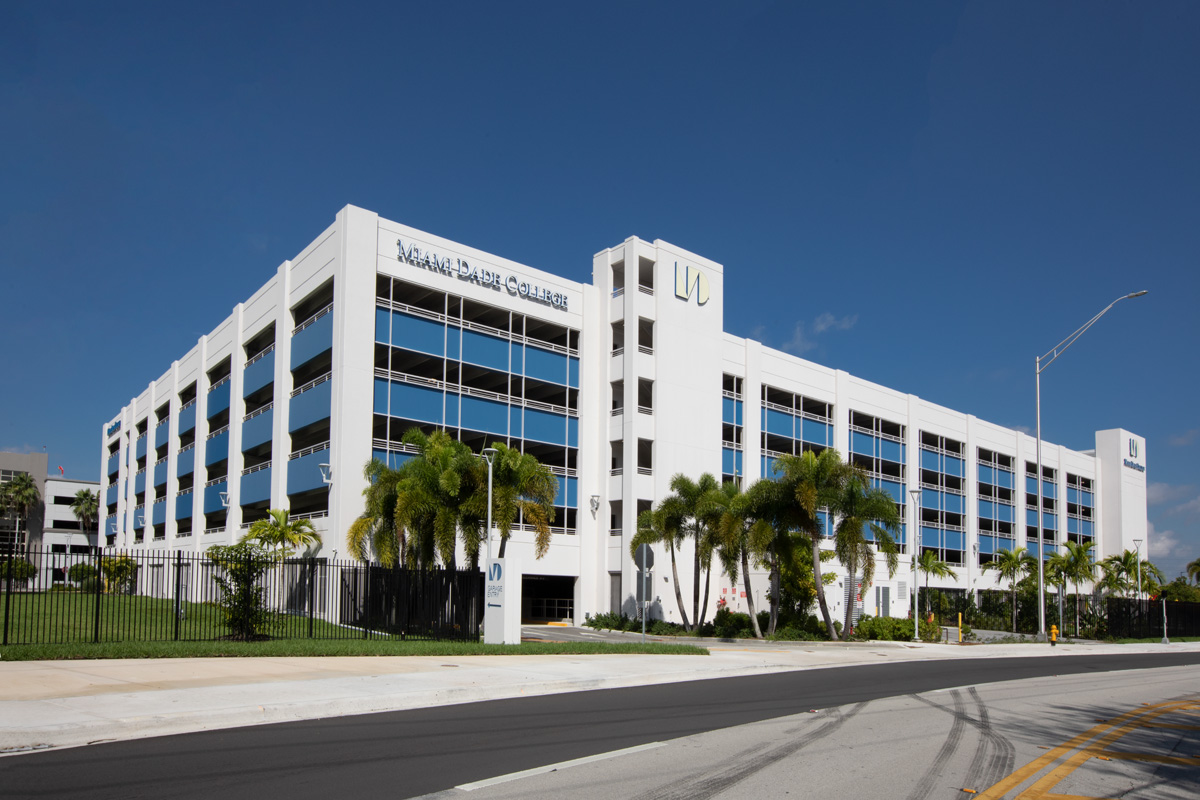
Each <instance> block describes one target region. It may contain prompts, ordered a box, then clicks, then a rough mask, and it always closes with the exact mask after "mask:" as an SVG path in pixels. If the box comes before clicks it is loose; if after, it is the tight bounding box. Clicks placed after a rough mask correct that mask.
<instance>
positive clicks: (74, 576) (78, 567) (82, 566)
mask: <svg viewBox="0 0 1200 800" xmlns="http://www.w3.org/2000/svg"><path fill="white" fill-rule="evenodd" d="M89 578H91V579H93V587H92V588H93V589H94V588H95V586H94V583H95V578H96V565H95V564H89V563H87V562H84V561H81V562H79V563H78V564H72V565H71V568H70V569H68V570H67V580H69V581H70V582H71V583H83V582H84V581H86V580H88V579H89Z"/></svg>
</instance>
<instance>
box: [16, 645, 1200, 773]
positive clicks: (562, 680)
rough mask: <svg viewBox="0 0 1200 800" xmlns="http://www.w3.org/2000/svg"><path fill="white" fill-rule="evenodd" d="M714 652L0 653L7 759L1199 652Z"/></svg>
mask: <svg viewBox="0 0 1200 800" xmlns="http://www.w3.org/2000/svg"><path fill="white" fill-rule="evenodd" d="M708 646H709V649H710V653H711V654H710V655H709V656H648V655H612V656H475V657H457V658H441V657H391V656H384V657H357V658H345V657H340V658H199V659H161V660H150V659H130V660H103V661H101V660H98V661H15V662H4V661H0V754H13V753H18V752H28V751H29V750H32V749H45V748H49V747H70V746H77V745H83V744H92V743H97V742H104V741H114V740H121V739H136V738H142V737H148V736H162V735H167V734H174V733H187V732H193V731H202V730H212V729H219V728H231V727H238V726H243V725H260V724H264V723H270V722H288V721H293V720H303V719H319V718H322V717H333V716H344V715H348V714H367V713H372V712H380V711H396V710H401V709H412V708H423V707H429V706H438V705H447V704H452V703H470V702H475V701H480V700H495V699H502V698H511V697H523V696H531V695H539V694H554V693H558V692H574V691H585V690H591V689H610V688H618V687H625V686H641V685H647V684H658V683H671V682H676V681H687V680H700V679H705V678H722V677H731V676H739V675H756V674H762V673H767V672H782V671H788V670H804V669H814V668H819V667H830V666H843V665H852V664H873V663H879V662H883V661H914V660H934V659H961V658H988V657H1011V656H1018V657H1020V656H1055V657H1062V658H1069V657H1071V656H1072V655H1077V654H1078V655H1082V654H1099V653H1127V654H1132V653H1144V652H1162V651H1163V650H1171V651H1181V650H1193V651H1198V652H1200V643H1187V644H1171V645H1069V646H1059V647H1055V648H1052V647H1050V645H1041V644H1016V645H986V646H984V645H976V646H958V645H942V644H932V645H931V644H914V643H900V642H870V643H845V644H841V643H839V644H828V643H801V644H796V645H793V646H775V647H763V646H756V645H749V644H747V645H746V646H741V645H739V644H736V643H735V644H726V643H711V644H709V645H708Z"/></svg>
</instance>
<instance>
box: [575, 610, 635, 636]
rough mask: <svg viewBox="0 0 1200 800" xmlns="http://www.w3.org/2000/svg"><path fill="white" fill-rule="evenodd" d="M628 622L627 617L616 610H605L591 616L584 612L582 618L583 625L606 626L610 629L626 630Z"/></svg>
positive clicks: (589, 626)
mask: <svg viewBox="0 0 1200 800" xmlns="http://www.w3.org/2000/svg"><path fill="white" fill-rule="evenodd" d="M629 622H630V619H629V617H627V616H625V615H624V614H621V613H619V612H616V611H606V612H604V613H602V614H597V615H595V616H592V615H591V614H585V615H584V618H583V624H584V626H585V627H588V628H606V629H608V630H611V631H623V630H627V626H628V625H629Z"/></svg>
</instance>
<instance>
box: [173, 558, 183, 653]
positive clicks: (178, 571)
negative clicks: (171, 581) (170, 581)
mask: <svg viewBox="0 0 1200 800" xmlns="http://www.w3.org/2000/svg"><path fill="white" fill-rule="evenodd" d="M182 577H183V551H182V550H176V551H175V641H177V642H178V641H179V620H180V617H182V616H183V613H182V612H183V592H182V587H181V586H180V585H179V581H180V578H182Z"/></svg>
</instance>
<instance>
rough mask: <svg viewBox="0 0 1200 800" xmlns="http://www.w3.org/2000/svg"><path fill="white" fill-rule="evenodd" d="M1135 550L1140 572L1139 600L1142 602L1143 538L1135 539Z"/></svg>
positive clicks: (1138, 571)
mask: <svg viewBox="0 0 1200 800" xmlns="http://www.w3.org/2000/svg"><path fill="white" fill-rule="evenodd" d="M1133 547H1134V551H1135V552H1136V553H1137V573H1138V602H1139V603H1140V602H1142V540H1141V539H1134V540H1133Z"/></svg>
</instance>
